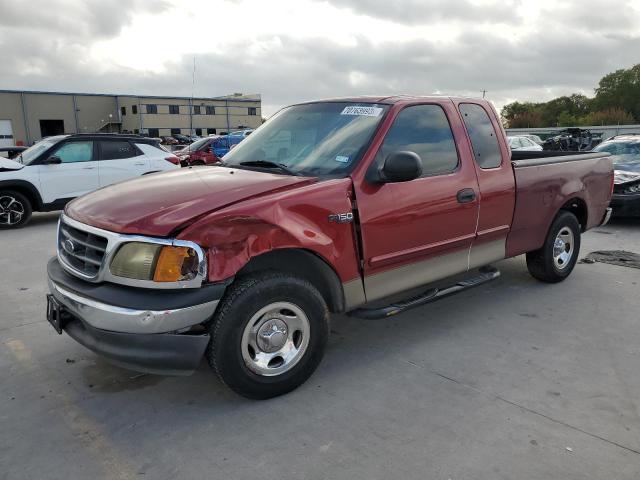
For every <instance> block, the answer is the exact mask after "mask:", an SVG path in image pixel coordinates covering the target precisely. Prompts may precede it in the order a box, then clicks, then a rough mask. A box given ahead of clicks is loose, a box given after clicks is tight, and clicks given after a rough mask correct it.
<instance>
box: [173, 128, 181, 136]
mask: <svg viewBox="0 0 640 480" xmlns="http://www.w3.org/2000/svg"><path fill="white" fill-rule="evenodd" d="M171 135H180V129H179V128H172V129H171Z"/></svg>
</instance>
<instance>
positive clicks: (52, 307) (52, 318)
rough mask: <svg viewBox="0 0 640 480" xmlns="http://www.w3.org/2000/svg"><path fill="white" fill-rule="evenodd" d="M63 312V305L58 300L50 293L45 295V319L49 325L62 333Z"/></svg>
mask: <svg viewBox="0 0 640 480" xmlns="http://www.w3.org/2000/svg"><path fill="white" fill-rule="evenodd" d="M64 313H65V308H64V305H62V304H61V303H60V302H58V301H57V300H56V299H55V297H54V296H53V295H51V294H48V295H47V321H48V322H49V323H50V324H51V326H52V327H53V328H54V329H55V331H56V332H58V333H59V334H60V335H62V327H63V323H62V319H63V315H64Z"/></svg>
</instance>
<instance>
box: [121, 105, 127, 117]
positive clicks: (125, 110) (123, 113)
mask: <svg viewBox="0 0 640 480" xmlns="http://www.w3.org/2000/svg"><path fill="white" fill-rule="evenodd" d="M120 113H121V114H122V115H123V116H124V115H126V114H127V107H120Z"/></svg>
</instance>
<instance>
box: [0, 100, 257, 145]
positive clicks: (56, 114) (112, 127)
mask: <svg viewBox="0 0 640 480" xmlns="http://www.w3.org/2000/svg"><path fill="white" fill-rule="evenodd" d="M261 114H262V111H261V98H260V95H241V94H234V95H229V96H223V97H213V98H211V97H198V98H193V99H191V98H190V97H159V96H142V95H107V94H90V93H59V92H33V91H19V90H0V146H1V145H13V144H16V143H17V144H20V143H23V144H25V145H31V144H32V143H34V142H36V141H38V140H40V139H41V138H43V137H46V136H51V135H57V134H61V133H85V132H118V131H123V132H124V131H126V132H132V133H145V134H149V135H150V136H169V135H172V134H177V133H181V134H184V135H188V134H189V132H192V134H196V135H205V136H206V135H207V134H212V133H228V132H229V131H232V130H237V129H238V128H257V127H258V126H260V124H261V123H262V115H261Z"/></svg>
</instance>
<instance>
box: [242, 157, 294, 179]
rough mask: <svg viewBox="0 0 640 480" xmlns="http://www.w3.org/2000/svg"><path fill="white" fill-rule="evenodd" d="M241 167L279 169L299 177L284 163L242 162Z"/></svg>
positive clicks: (264, 161) (266, 161) (265, 161)
mask: <svg viewBox="0 0 640 480" xmlns="http://www.w3.org/2000/svg"><path fill="white" fill-rule="evenodd" d="M240 165H242V166H247V167H262V168H277V169H278V170H281V171H283V172H285V173H288V174H289V175H293V176H298V173H296V172H294V171H293V170H291V169H290V168H289V167H287V166H286V165H285V164H284V163H276V162H270V161H269V160H247V161H244V162H240Z"/></svg>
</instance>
